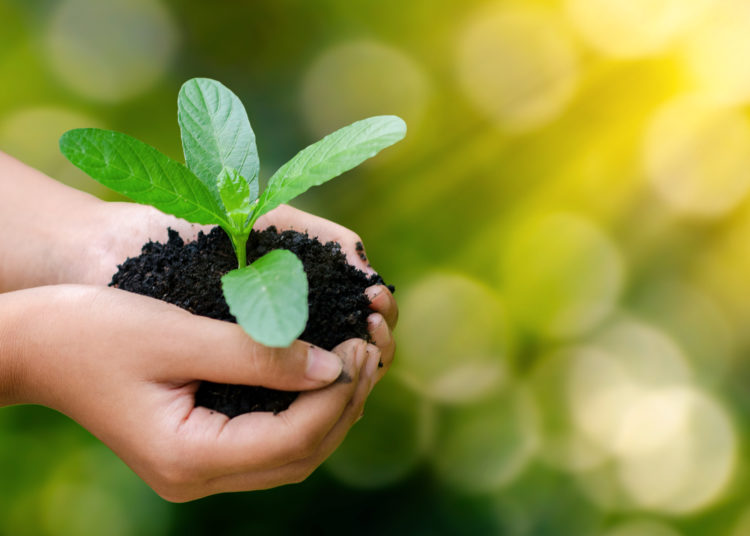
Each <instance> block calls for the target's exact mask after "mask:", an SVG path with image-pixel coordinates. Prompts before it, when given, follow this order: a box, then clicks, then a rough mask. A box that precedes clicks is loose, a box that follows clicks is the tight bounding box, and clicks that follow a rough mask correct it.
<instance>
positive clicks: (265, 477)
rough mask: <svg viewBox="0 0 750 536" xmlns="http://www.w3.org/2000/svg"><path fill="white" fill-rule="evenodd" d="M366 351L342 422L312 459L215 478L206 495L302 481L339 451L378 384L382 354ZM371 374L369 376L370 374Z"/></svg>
mask: <svg viewBox="0 0 750 536" xmlns="http://www.w3.org/2000/svg"><path fill="white" fill-rule="evenodd" d="M367 350H368V352H367V361H366V362H365V364H364V366H363V371H362V375H361V377H360V382H359V385H358V386H357V390H356V392H355V393H354V395H353V396H352V399H351V401H350V402H349V404H348V405H347V407H346V409H345V410H344V412H343V413H342V414H341V417H340V418H339V420H338V421H337V422H336V424H335V425H334V426H333V427H332V428H331V429H330V430H329V432H328V433H327V434H326V436H325V437H324V438H323V439H322V440H321V441H320V443H319V445H318V447H317V448H316V449H315V451H314V452H313V453H311V454H310V456H308V457H306V458H304V459H300V460H297V461H292V462H289V463H286V464H284V465H281V466H279V467H275V468H273V469H268V470H265V471H255V472H246V473H240V474H234V475H226V476H222V477H219V478H215V479H213V480H211V481H209V482H208V483H207V488H208V489H209V490H210V491H208V492H207V494H210V493H220V492H226V491H247V490H254V489H267V488H272V487H275V486H280V485H283V484H292V483H296V482H301V481H302V480H304V479H305V478H307V477H308V476H309V475H310V474H311V473H312V472H313V471H314V470H315V469H316V468H317V467H319V466H320V464H322V463H323V462H324V461H325V460H326V459H327V458H328V457H329V456H330V455H331V454H332V453H333V452H334V451H335V450H336V449H337V448H338V446H339V445H340V444H341V443H342V442H343V441H344V439H345V438H346V435H347V433H348V432H349V430H350V429H351V427H352V425H353V424H354V423H356V422H357V421H358V420H359V418H360V417H361V415H362V411H363V408H364V405H365V402H366V400H367V396H368V395H369V394H370V391H371V390H372V387H373V386H374V384H375V377H374V375H373V374H376V373H375V371H377V369H378V366H377V364H378V363H379V362H380V352H379V351H378V349H377V348H376V347H375V346H373V345H368V348H367ZM368 371H370V374H368Z"/></svg>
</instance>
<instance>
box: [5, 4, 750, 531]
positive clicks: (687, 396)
mask: <svg viewBox="0 0 750 536" xmlns="http://www.w3.org/2000/svg"><path fill="white" fill-rule="evenodd" d="M748 28H750V5H749V4H748V3H747V2H745V1H744V0H717V1H714V2H711V1H708V0H658V1H657V0H633V1H629V2H624V1H622V0H523V1H522V0H515V1H512V0H497V1H487V0H482V1H478V0H463V1H452V2H451V1H447V0H430V1H428V0H415V1H403V0H402V1H399V2H395V1H392V0H381V1H378V2H374V1H369V0H367V1H365V0H363V1H344V0H319V1H316V2H304V1H295V0H275V1H266V0H258V1H253V2H250V1H227V0H219V1H215V2H200V1H197V0H189V1H177V0H170V1H161V2H160V1H158V0H135V1H127V0H107V1H100V0H32V1H23V0H0V72H2V84H0V150H3V151H5V152H8V153H9V154H11V155H14V156H16V157H17V158H20V159H22V160H24V161H26V162H27V163H29V164H30V165H33V166H35V167H38V168H40V169H42V170H43V171H45V172H46V173H48V174H49V175H50V176H52V177H54V178H56V179H58V180H61V181H63V182H65V183H68V184H71V185H73V186H75V187H77V188H81V189H85V190H88V191H90V192H92V193H94V194H95V195H99V196H100V197H102V198H104V199H108V200H113V199H115V198H116V197H115V195H114V194H112V193H111V192H109V191H106V190H104V189H102V188H101V187H100V186H98V185H97V184H96V183H94V182H93V181H91V180H90V179H88V178H87V177H85V176H82V175H81V174H80V173H79V172H78V171H77V170H75V169H74V168H73V167H72V166H71V165H70V164H68V163H67V162H66V161H65V160H64V159H63V158H62V157H61V156H60V155H59V152H58V149H57V139H58V137H59V135H60V134H61V133H62V132H63V131H65V130H67V129H69V128H75V127H84V126H100V127H103V128H111V129H115V130H120V131H123V132H127V133H128V134H131V135H133V136H135V137H138V138H140V139H143V140H145V141H147V142H149V143H151V144H153V145H155V146H157V147H159V148H160V149H162V150H163V151H165V152H166V153H168V154H170V155H171V156H173V157H175V158H181V150H180V143H179V131H178V127H177V122H176V96H177V91H178V89H179V87H180V85H181V83H182V82H183V81H184V80H186V79H188V78H191V77H194V76H208V77H212V78H216V79H218V80H221V81H222V82H224V83H225V84H226V85H227V86H229V87H230V88H232V89H233V90H234V91H235V92H236V93H237V94H238V95H239V96H240V97H241V99H242V100H243V101H244V102H245V104H246V106H247V108H248V111H249V115H250V119H251V121H252V123H253V126H254V129H255V132H256V135H257V138H258V148H259V153H260V157H261V169H262V172H261V176H262V178H267V177H269V176H270V174H271V173H272V172H273V171H274V170H275V169H276V167H278V166H279V165H280V164H282V163H283V162H284V161H286V160H287V159H288V158H290V157H291V156H292V155H293V154H294V153H295V152H296V151H298V150H299V149H301V148H302V147H304V146H305V145H306V144H308V143H311V142H313V141H315V140H317V139H318V138H319V137H321V136H322V135H324V134H325V133H327V132H329V131H331V130H333V129H335V128H337V127H339V126H343V125H345V124H348V123H350V122H352V121H354V120H357V119H360V118H363V117H366V116H369V115H375V114H381V113H394V114H398V115H401V116H402V117H404V118H405V119H406V121H407V123H408V125H409V134H408V136H407V139H406V140H405V141H404V142H402V143H400V144H398V145H397V146H395V147H394V148H392V149H389V150H388V151H386V152H384V153H383V154H382V155H380V156H379V157H378V158H376V159H375V160H373V161H371V162H368V163H367V164H365V165H363V166H361V167H360V168H358V169H356V170H354V171H352V172H350V173H348V174H347V175H346V176H345V177H342V178H340V179H337V180H335V181H333V182H331V183H329V184H328V185H326V186H325V187H324V188H319V189H314V190H312V191H310V192H309V193H307V194H305V195H304V196H302V198H300V199H299V200H298V202H297V203H296V205H297V206H298V207H300V208H303V209H306V210H309V211H311V212H314V213H316V214H319V215H321V216H323V217H326V218H329V219H332V220H335V221H337V222H340V223H342V224H343V225H346V226H347V227H350V228H352V229H354V230H356V231H357V232H358V233H359V234H360V235H361V236H362V237H363V239H364V241H365V244H366V245H367V248H368V255H369V257H370V258H371V260H372V262H373V263H374V265H375V267H376V268H377V269H378V270H379V271H380V272H381V274H382V275H383V276H384V277H385V278H386V279H387V280H388V281H389V282H392V283H394V284H395V285H396V286H397V288H398V292H397V297H398V299H399V303H400V307H401V321H400V325H399V328H398V329H397V331H396V336H397V340H398V343H399V349H398V352H397V356H396V362H395V364H394V366H393V368H392V370H391V373H390V374H389V375H388V377H387V378H386V379H385V380H383V382H381V384H380V385H379V386H378V388H377V389H376V391H375V392H374V393H373V395H372V396H371V399H370V401H369V402H368V406H367V409H366V414H365V418H364V419H363V420H362V421H360V422H359V423H358V424H357V425H356V426H355V427H354V428H353V429H352V431H351V433H350V434H349V437H348V438H347V439H346V441H345V443H344V444H343V445H342V447H341V448H340V449H339V450H338V451H337V452H336V453H335V454H334V455H333V457H332V458H331V459H330V460H329V461H328V462H327V463H326V464H325V465H324V466H323V467H322V468H320V469H319V470H318V471H317V472H316V473H314V474H313V476H311V477H310V478H309V479H308V480H307V481H305V482H304V483H302V484H298V485H294V486H286V487H283V488H279V489H275V490H268V491H261V492H252V493H242V494H233V495H221V496H216V497H211V498H207V499H203V500H199V501H196V502H193V503H189V504H182V505H174V504H170V503H166V502H164V501H163V500H161V499H160V498H159V497H158V496H156V495H155V494H154V493H153V492H152V491H151V490H150V489H149V488H147V487H146V486H145V485H144V484H143V483H141V481H140V480H139V479H138V478H137V477H136V476H135V475H134V474H133V473H132V472H131V471H130V470H129V469H128V468H127V467H126V466H125V465H124V464H122V463H121V462H120V461H119V460H118V459H117V458H116V457H115V456H114V455H113V454H112V453H111V452H109V451H108V450H107V449H106V447H104V446H103V445H101V444H100V443H99V442H98V441H97V440H96V439H94V438H93V437H92V436H90V435H89V434H88V433H87V432H86V431H85V430H83V429H81V428H80V427H79V426H78V425H76V424H75V423H73V422H71V421H70V420H68V419H66V418H64V417H62V416H60V415H58V414H56V413H54V412H51V411H49V410H46V409H44V408H38V407H13V408H5V409H3V410H2V411H0V534H12V535H26V534H28V535H76V536H86V535H99V534H116V535H119V534H122V535H131V534H132V535H143V534H154V535H162V534H164V535H166V534H186V533H187V534H193V533H196V534H202V533H208V532H209V531H213V533H215V534H248V533H256V534H481V535H484V534H488V535H494V534H512V535H548V534H552V535H557V534H560V535H576V536H578V535H582V536H587V535H591V536H598V535H606V536H662V535H663V536H674V535H685V536H687V535H708V534H710V535H721V536H724V535H726V536H741V535H745V534H750V503H748V500H747V497H748V495H749V494H750V484H748V471H747V463H746V462H745V459H744V458H745V450H746V445H747V441H748V438H749V436H750V428H749V427H748V424H747V423H748V419H749V417H750V415H749V413H750V396H749V395H748V393H749V392H750V389H748V385H750V367H749V366H748V355H749V353H748V352H749V351H750V346H749V345H750V337H748V333H749V331H748V329H747V326H748V325H750V278H748V277H747V275H746V274H747V273H748V268H750V205H749V204H748V196H747V193H748V190H750V115H748V111H749V109H748V105H749V103H750V63H748V62H747V61H745V59H746V58H747V57H749V56H750V32H748V31H747V30H748Z"/></svg>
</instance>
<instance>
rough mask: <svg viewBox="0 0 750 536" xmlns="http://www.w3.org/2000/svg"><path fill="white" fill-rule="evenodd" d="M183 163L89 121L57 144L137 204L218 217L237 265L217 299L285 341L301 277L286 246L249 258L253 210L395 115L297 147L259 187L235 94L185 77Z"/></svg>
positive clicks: (323, 169) (301, 300)
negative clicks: (219, 297)
mask: <svg viewBox="0 0 750 536" xmlns="http://www.w3.org/2000/svg"><path fill="white" fill-rule="evenodd" d="M177 108H178V114H177V119H178V122H179V125H180V131H181V134H182V148H183V152H184V153H185V165H183V164H181V163H179V162H177V161H175V160H172V159H171V158H169V157H168V156H166V155H164V154H162V153H161V152H159V151H158V150H157V149H155V148H153V147H151V146H150V145H147V144H145V143H143V142H141V141H139V140H137V139H135V138H132V137H130V136H127V135H125V134H121V133H119V132H113V131H109V130H101V129H96V128H82V129H75V130H70V131H68V132H66V133H65V134H63V135H62V137H61V138H60V150H61V151H62V153H63V154H64V155H65V156H66V157H67V158H68V160H70V161H71V162H72V163H73V164H75V165H76V166H77V167H79V168H80V169H82V170H83V171H85V172H86V173H88V174H89V175H90V176H91V177H93V178H94V179H95V180H97V181H99V182H100V183H102V184H104V185H105V186H107V187H109V188H112V189H113V190H115V191H117V192H120V193H121V194H123V195H125V196H127V197H129V198H131V199H132V200H133V201H136V202H138V203H144V204H148V205H152V206H154V207H156V208H157V209H159V210H161V211H162V212H166V213H169V214H173V215H174V216H177V217H179V218H183V219H185V220H188V221H190V222H193V223H200V224H204V225H219V226H221V228H222V229H224V231H226V233H227V235H229V238H230V240H231V242H232V246H233V247H234V251H235V253H236V255H237V264H238V268H237V269H236V270H232V271H231V272H229V273H228V274H226V275H225V276H224V277H222V280H221V281H222V288H223V291H224V298H225V299H226V301H227V304H228V305H229V309H230V311H231V312H232V314H233V315H234V316H235V318H237V322H238V323H239V324H240V326H242V328H243V329H244V330H245V331H246V332H247V333H248V334H249V335H250V336H251V337H253V338H254V339H255V340H256V341H258V342H260V343H262V344H265V345H267V346H277V347H283V346H289V345H290V344H291V343H292V342H293V341H294V340H295V339H296V338H297V337H298V336H299V335H300V334H301V333H302V331H303V330H304V328H305V324H306V323H307V314H308V304H307V290H308V289H307V277H306V276H305V273H304V270H303V268H302V262H301V261H300V260H299V259H298V258H297V257H296V256H295V255H294V254H293V253H291V252H290V251H286V250H275V251H272V252H270V253H268V254H267V255H264V256H263V257H261V258H260V259H258V260H256V261H255V262H253V263H252V264H250V265H249V266H247V265H246V264H247V262H246V244H247V239H248V237H249V235H250V230H251V229H252V228H253V225H255V223H256V221H257V220H258V218H259V217H260V216H262V215H263V214H265V213H267V212H269V211H270V210H273V209H274V208H276V207H278V206H279V205H281V204H283V203H287V202H289V201H291V200H292V199H293V198H295V197H297V196H298V195H300V194H301V193H303V192H305V191H306V190H307V189H309V188H310V187H312V186H317V185H319V184H322V183H324V182H326V181H328V180H330V179H332V178H334V177H336V176H338V175H340V174H341V173H344V172H345V171H348V170H350V169H352V168H354V167H356V166H358V165H359V164H360V163H362V162H363V161H364V160H366V159H368V158H370V157H372V156H375V154H377V153H378V152H379V151H381V150H382V149H384V148H386V147H388V146H390V145H392V144H394V143H396V142H397V141H399V140H401V139H402V138H403V137H404V136H405V134H406V124H405V123H404V121H403V120H402V119H400V118H398V117H396V116H377V117H370V118H368V119H363V120H362V121H357V122H356V123H353V124H351V125H349V126H347V127H344V128H342V129H340V130H337V131H336V132H334V133H332V134H329V135H328V136H326V137H325V138H323V139H322V140H320V141H318V142H316V143H314V144H312V145H310V146H308V147H307V148H305V149H303V150H302V151H300V152H299V153H297V155H295V156H294V158H292V159H291V160H289V161H288V162H287V163H286V164H284V165H283V166H281V168H279V169H278V171H276V173H274V174H273V175H272V176H271V178H270V179H269V180H268V184H267V186H266V189H265V190H264V191H263V192H262V193H259V187H258V173H259V170H260V161H259V159H258V150H257V148H256V145H255V134H254V133H253V130H252V128H251V127H250V121H249V120H248V117H247V112H246V111H245V108H244V106H243V105H242V102H241V101H240V100H239V98H238V97H237V96H236V95H235V94H234V93H232V92H231V91H230V90H229V89H227V88H226V87H225V86H224V85H222V84H221V83H219V82H217V81H215V80H209V79H206V78H193V79H192V80H188V81H187V82H185V84H184V85H183V86H182V88H181V89H180V93H179V97H178V99H177Z"/></svg>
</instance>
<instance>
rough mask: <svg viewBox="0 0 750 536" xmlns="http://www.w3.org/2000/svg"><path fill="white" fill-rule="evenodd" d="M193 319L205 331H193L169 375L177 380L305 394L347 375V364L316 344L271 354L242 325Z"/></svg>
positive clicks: (302, 344)
mask: <svg viewBox="0 0 750 536" xmlns="http://www.w3.org/2000/svg"><path fill="white" fill-rule="evenodd" d="M193 319H194V320H196V321H199V322H200V323H201V324H202V325H201V326H200V327H198V326H193V328H192V329H191V330H190V331H191V336H189V337H186V338H183V345H182V346H183V351H182V352H180V353H181V354H182V356H181V358H180V359H179V363H173V367H174V368H172V370H171V373H170V374H169V375H170V376H171V377H172V378H174V377H175V376H176V375H180V374H181V375H182V379H184V380H189V381H192V380H207V381H211V382H215V383H229V384H237V385H261V386H263V387H268V388H271V389H281V390H285V391H304V390H310V389H318V388H321V387H324V386H326V385H328V384H330V383H332V382H333V381H335V380H336V379H337V378H338V377H339V376H340V375H341V373H342V370H343V367H344V363H343V361H342V359H341V358H340V357H339V356H338V355H337V354H335V353H333V352H328V351H326V350H323V349H322V348H320V347H318V346H315V345H313V344H309V343H306V342H304V341H300V340H297V341H294V343H292V345H291V346H289V347H288V348H270V347H267V346H263V345H262V344H260V343H258V342H256V341H254V340H253V339H252V338H250V336H249V335H247V334H246V333H245V332H244V331H243V330H242V328H240V327H239V326H238V325H236V324H231V323H228V322H222V321H219V320H211V319H207V318H198V317H193Z"/></svg>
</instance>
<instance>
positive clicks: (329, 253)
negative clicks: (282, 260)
mask: <svg viewBox="0 0 750 536" xmlns="http://www.w3.org/2000/svg"><path fill="white" fill-rule="evenodd" d="M358 246H359V245H358ZM274 249H288V250H290V251H292V252H293V253H295V254H296V255H297V256H298V257H299V258H300V260H301V261H302V264H303V266H304V268H305V272H306V274H307V280H308V284H309V289H310V290H309V298H308V303H309V307H310V314H309V318H308V321H307V326H306V327H305V331H304V332H303V333H302V335H301V336H300V339H302V340H304V341H307V342H310V343H312V344H315V345H317V346H320V347H322V348H325V349H326V350H331V349H332V348H333V347H335V346H336V345H337V344H339V343H341V342H343V341H345V340H347V339H351V338H354V337H358V338H363V339H368V338H369V335H368V332H367V317H368V316H369V315H370V313H372V310H371V309H370V307H369V306H370V301H369V300H368V298H367V296H366V295H365V294H364V290H365V289H366V288H367V287H369V286H371V285H376V284H383V279H382V278H381V277H380V276H379V275H372V276H368V275H367V274H365V273H364V272H362V271H360V270H358V269H357V268H354V267H353V266H351V265H350V264H349V263H347V262H346V257H345V255H344V254H343V253H342V251H341V246H340V245H339V244H337V243H335V242H328V243H326V244H323V243H321V242H320V241H319V240H317V239H316V238H310V237H309V236H308V235H307V234H302V233H298V232H296V231H283V232H281V233H279V232H278V231H277V230H276V228H275V227H269V228H268V229H266V230H263V231H253V232H252V233H251V234H250V238H249V239H248V242H247V261H248V263H251V262H253V261H254V260H256V259H258V258H259V257H262V256H263V255H265V254H266V253H268V252H269V251H271V250H274ZM358 253H360V255H361V256H364V253H362V250H361V247H358ZM236 267H237V259H236V257H235V255H234V251H233V249H232V245H231V242H230V241H229V238H228V237H227V235H226V234H225V233H224V231H222V230H221V229H220V228H218V227H215V228H214V229H213V230H212V231H211V232H210V233H209V234H204V233H202V232H201V233H199V235H198V238H197V239H196V240H195V241H193V242H188V243H185V242H184V241H183V240H182V238H180V236H179V234H178V233H177V232H176V231H174V230H172V229H170V230H169V240H168V241H167V243H166V244H162V243H159V242H148V243H147V244H145V245H144V246H143V249H142V252H141V254H140V255H139V256H138V257H133V258H129V259H127V260H126V261H125V262H124V263H123V264H122V265H120V267H119V270H118V272H117V273H116V274H115V275H114V276H113V277H112V282H111V283H110V286H113V287H116V288H120V289H123V290H128V291H130V292H135V293H137V294H142V295H145V296H150V297H153V298H158V299H160V300H164V301H166V302H169V303H172V304H174V305H177V306H178V307H182V308H183V309H187V310H188V311H190V312H191V313H194V314H198V315H203V316H208V317H210V318H215V319H218V320H228V321H230V322H236V320H235V318H234V316H232V314H231V313H230V312H229V307H228V306H227V304H226V302H225V301H224V296H223V294H222V290H221V276H223V275H224V274H225V273H227V272H229V271H230V270H233V269H234V268H236ZM391 289H392V287H391ZM297 394H298V393H294V392H287V391H277V390H274V389H267V388H264V387H258V386H243V385H224V384H216V383H212V382H205V381H204V382H202V384H201V386H200V388H199V389H198V392H197V393H196V395H195V405H196V406H203V407H207V408H209V409H213V410H216V411H220V412H221V413H224V414H225V415H227V416H229V417H234V416H236V415H240V414H242V413H248V412H250V411H273V412H274V413H278V412H280V411H283V410H285V409H286V408H287V407H289V405H290V404H291V403H292V402H293V401H294V399H295V398H296V397H297Z"/></svg>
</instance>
